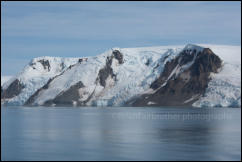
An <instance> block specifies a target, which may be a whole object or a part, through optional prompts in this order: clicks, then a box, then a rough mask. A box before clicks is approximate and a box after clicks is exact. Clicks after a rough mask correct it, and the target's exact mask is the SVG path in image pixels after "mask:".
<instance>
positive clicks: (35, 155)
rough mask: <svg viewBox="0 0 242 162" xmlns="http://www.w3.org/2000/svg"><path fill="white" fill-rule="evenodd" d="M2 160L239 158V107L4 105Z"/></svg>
mask: <svg viewBox="0 0 242 162" xmlns="http://www.w3.org/2000/svg"><path fill="white" fill-rule="evenodd" d="M1 160H241V109H240V108H176V107H160V108H157V107H156V108H152V107H81V108H77V107H4V106H2V108H1Z"/></svg>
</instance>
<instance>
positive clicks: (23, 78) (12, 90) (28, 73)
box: [1, 56, 79, 105]
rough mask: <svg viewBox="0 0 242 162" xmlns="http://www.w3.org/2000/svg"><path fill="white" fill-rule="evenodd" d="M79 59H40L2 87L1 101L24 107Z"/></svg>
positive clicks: (31, 63)
mask: <svg viewBox="0 0 242 162" xmlns="http://www.w3.org/2000/svg"><path fill="white" fill-rule="evenodd" d="M78 60H79V59H78V58H59V57H46V56H45V57H38V58H34V59H33V60H31V61H30V63H29V64H28V65H26V66H25V67H24V69H23V70H22V71H21V72H20V73H19V74H18V75H16V76H14V77H11V79H10V80H8V81H7V82H5V83H4V84H3V85H2V93H1V99H2V100H4V103H5V104H10V105H22V104H24V103H25V102H26V100H27V99H28V98H29V97H30V96H31V95H33V94H34V93H35V92H36V91H37V90H38V89H39V88H41V87H42V86H44V85H45V84H46V83H47V82H48V80H49V79H50V78H52V77H55V76H56V75H58V74H60V73H61V72H63V71H64V70H66V69H67V68H68V67H69V66H70V65H73V64H75V63H77V62H78Z"/></svg>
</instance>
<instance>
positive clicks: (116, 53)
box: [113, 50, 124, 64]
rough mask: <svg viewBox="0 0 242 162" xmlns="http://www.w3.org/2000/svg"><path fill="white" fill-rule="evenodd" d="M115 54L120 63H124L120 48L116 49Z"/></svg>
mask: <svg viewBox="0 0 242 162" xmlns="http://www.w3.org/2000/svg"><path fill="white" fill-rule="evenodd" d="M113 56H114V58H115V59H117V60H118V63H119V64H123V63H124V60H123V54H122V53H121V52H120V51H119V50H114V51H113Z"/></svg>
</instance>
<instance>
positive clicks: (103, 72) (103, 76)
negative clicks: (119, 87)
mask: <svg viewBox="0 0 242 162" xmlns="http://www.w3.org/2000/svg"><path fill="white" fill-rule="evenodd" d="M111 65H112V57H109V56H108V57H107V59H106V65H105V66H104V68H102V69H100V70H99V73H98V78H97V81H99V83H100V85H102V86H103V87H105V86H106V80H107V78H108V76H109V75H110V76H111V78H116V75H115V74H114V73H113V69H112V67H111Z"/></svg>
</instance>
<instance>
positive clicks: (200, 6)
mask: <svg viewBox="0 0 242 162" xmlns="http://www.w3.org/2000/svg"><path fill="white" fill-rule="evenodd" d="M188 43H201V44H226V45H241V2H229V1H228V2H154V1H153V2H148V1H146V2H145V1H140V2H138V1H136V2H135V1H133V2H128V1H126V2H120V1H119V2H107V1H106V2H105V1H104V2H93V1H92V2H87V1H86V2H80V1H79V2H78V1H76V2H74V1H72V2H67V1H66V2H54V1H52V2H51V1H47V2H27V1H26V2H17V1H15V2H11V1H8V2H3V1H1V75H15V74H17V73H18V72H19V71H20V70H21V69H22V68H23V67H24V66H25V65H26V64H28V62H29V61H30V60H31V59H32V58H35V57H40V56H59V57H83V56H95V55H98V54H100V53H103V52H105V51H106V50H108V49H110V48H113V47H120V48H128V47H143V46H162V45H184V46H185V45H186V44H188Z"/></svg>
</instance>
